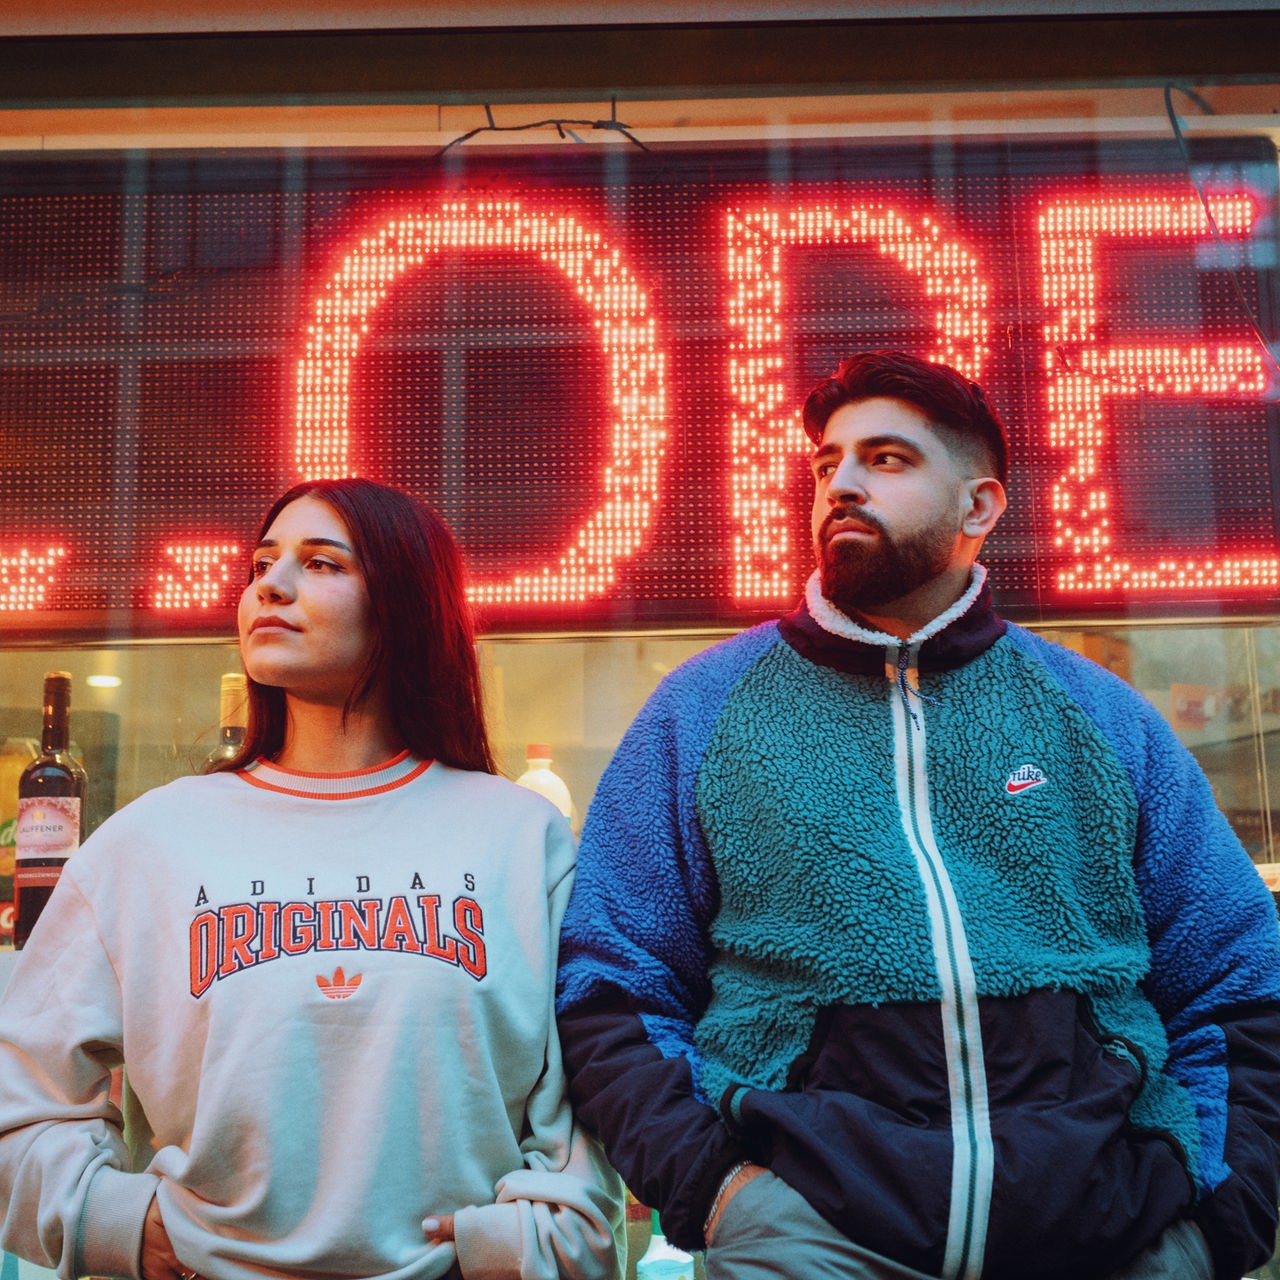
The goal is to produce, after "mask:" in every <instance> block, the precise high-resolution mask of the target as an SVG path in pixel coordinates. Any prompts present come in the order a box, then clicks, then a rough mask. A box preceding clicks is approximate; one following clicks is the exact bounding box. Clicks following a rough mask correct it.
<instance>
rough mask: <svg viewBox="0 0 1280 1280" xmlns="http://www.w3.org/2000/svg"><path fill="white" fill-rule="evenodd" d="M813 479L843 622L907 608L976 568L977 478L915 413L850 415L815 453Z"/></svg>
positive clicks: (861, 410) (871, 408)
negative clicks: (922, 592)
mask: <svg viewBox="0 0 1280 1280" xmlns="http://www.w3.org/2000/svg"><path fill="white" fill-rule="evenodd" d="M813 476H814V498H813V540H814V550H815V553H816V555H817V558H818V567H819V569H820V571H821V576H822V594H823V595H824V596H825V597H826V598H827V599H828V600H830V601H831V603H832V604H834V605H835V606H836V607H837V608H838V609H840V610H841V611H842V612H844V613H858V612H863V611H866V610H868V609H872V610H875V609H878V608H880V607H881V606H884V605H889V604H892V603H894V602H895V601H901V600H903V598H904V597H907V596H910V595H912V593H914V592H917V591H919V589H920V588H921V587H925V586H927V585H928V584H930V583H932V582H933V581H934V580H935V579H937V578H939V576H940V575H942V574H944V573H945V572H946V571H947V570H949V569H955V568H957V567H958V566H960V565H961V564H962V563H963V564H965V565H967V558H966V556H965V555H964V553H963V550H962V547H963V544H964V540H963V538H962V533H961V530H962V524H963V521H964V515H965V511H966V509H967V505H968V485H967V483H966V482H967V479H968V477H966V475H965V474H964V472H963V471H962V469H961V464H960V463H959V461H958V460H957V459H956V458H955V457H954V456H953V455H952V453H951V452H950V451H949V450H948V449H947V448H946V446H945V444H944V443H943V441H942V438H941V436H939V435H938V434H937V433H936V432H935V431H934V430H933V428H932V427H931V426H930V425H929V421H928V419H927V418H926V417H925V415H924V414H923V413H921V412H920V410H919V409H917V408H915V407H914V406H913V405H910V404H907V403H906V402H905V401H902V400H894V399H889V398H886V397H877V398H875V399H872V400H861V401H858V402H857V403H855V404H846V405H842V406H841V407H840V408H839V409H837V410H836V411H835V413H833V414H832V415H831V417H830V419H829V420H828V421H827V425H826V428H825V430H824V431H823V433H822V442H821V444H820V445H819V446H818V448H817V449H816V450H815V452H814V455H813Z"/></svg>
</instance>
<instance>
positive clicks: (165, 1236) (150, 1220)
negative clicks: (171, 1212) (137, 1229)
mask: <svg viewBox="0 0 1280 1280" xmlns="http://www.w3.org/2000/svg"><path fill="white" fill-rule="evenodd" d="M139 1261H140V1264H141V1271H142V1280H197V1276H196V1273H195V1272H194V1271H193V1270H192V1269H191V1268H190V1267H184V1266H183V1265H182V1263H181V1262H179V1261H178V1255H177V1254H176V1253H174V1251H173V1245H172V1244H170V1243H169V1233H168V1232H167V1231H166V1230H165V1229H164V1219H163V1218H161V1216H160V1204H159V1202H158V1201H157V1200H155V1199H154V1198H153V1199H152V1201H151V1205H150V1207H149V1208H148V1209H147V1216H146V1219H145V1220H144V1221H143V1224H142V1255H141V1258H140V1259H139Z"/></svg>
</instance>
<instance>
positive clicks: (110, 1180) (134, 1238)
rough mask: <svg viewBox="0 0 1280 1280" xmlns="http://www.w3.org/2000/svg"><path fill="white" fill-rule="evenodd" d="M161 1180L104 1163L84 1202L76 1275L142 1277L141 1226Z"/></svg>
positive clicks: (137, 1278) (143, 1224) (138, 1278)
mask: <svg viewBox="0 0 1280 1280" xmlns="http://www.w3.org/2000/svg"><path fill="white" fill-rule="evenodd" d="M159 1186H160V1179H159V1178H157V1177H156V1176H155V1175H154V1174H150V1173H125V1172H123V1171H122V1170H120V1169H117V1168H115V1167H114V1166H113V1165H104V1166H103V1167H102V1168H100V1169H99V1170H98V1172H97V1173H95V1174H94V1175H93V1181H92V1182H90V1183H89V1190H88V1193H87V1194H86V1196H85V1201H84V1217H83V1218H82V1220H81V1225H80V1249H79V1257H78V1258H77V1260H76V1261H77V1264H78V1265H77V1268H76V1274H77V1275H82V1276H132V1277H134V1278H135V1280H141V1270H140V1266H139V1262H140V1255H141V1253H142V1229H143V1227H144V1226H145V1224H146V1218H147V1210H148V1209H149V1208H150V1207H151V1201H152V1200H153V1199H155V1194H156V1190H157V1189H158V1188H159Z"/></svg>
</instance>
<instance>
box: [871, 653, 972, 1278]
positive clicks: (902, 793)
mask: <svg viewBox="0 0 1280 1280" xmlns="http://www.w3.org/2000/svg"><path fill="white" fill-rule="evenodd" d="M919 652H920V644H919V643H918V642H917V643H916V644H914V645H912V644H908V643H906V642H904V643H902V644H901V645H899V646H898V647H897V649H896V651H895V649H894V647H892V646H890V647H889V648H887V649H886V652H885V676H886V678H887V679H888V680H889V681H890V682H891V683H892V684H893V685H895V686H896V688H895V694H896V695H897V696H891V697H890V700H889V701H890V706H891V708H892V716H893V733H894V759H895V762H896V771H897V791H898V807H899V813H900V816H901V819H902V826H903V830H904V832H905V833H906V837H907V842H908V844H909V845H910V848H911V851H912V853H913V855H914V856H915V860H916V868H917V870H918V872H919V874H920V880H921V883H922V884H923V886H924V892H925V899H926V902H927V904H928V912H929V931H930V935H931V937H932V939H933V954H934V964H935V966H936V969H937V974H938V981H939V983H940V984H941V988H942V1001H941V1016H942V1030H943V1043H944V1045H945V1049H946V1060H947V1085H948V1091H949V1095H950V1104H951V1132H952V1165H951V1205H950V1213H949V1215H948V1223H947V1243H946V1250H945V1253H944V1256H943V1268H942V1276H943V1280H978V1277H979V1276H980V1275H981V1274H982V1264H983V1258H984V1254H985V1250H986V1237H987V1224H988V1220H989V1217H990V1210H991V1188H992V1180H993V1177H994V1169H995V1151H994V1147H993V1144H992V1139H991V1116H990V1111H989V1107H988V1098H987V1080H986V1068H985V1063H984V1061H983V1054H982V1032H981V1028H980V1026H979V1023H978V997H977V981H976V979H975V976H974V972H973V962H972V960H971V958H970V956H969V947H968V941H967V939H966V936H965V928H964V920H963V918H962V917H961V915H960V908H959V905H958V903H957V902H956V897H955V891H954V888H953V886H952V883H951V877H950V876H949V875H948V873H947V868H946V864H945V863H944V861H943V858H942V852H941V850H940V849H939V848H938V843H937V840H936V838H935V837H934V832H933V819H932V814H931V812H930V808H929V778H928V762H927V756H926V750H925V748H926V742H927V739H926V724H925V720H926V716H925V703H926V701H928V699H925V698H924V697H923V696H922V695H921V694H920V689H919V668H918V665H917V663H918V656H919ZM912 700H914V701H915V704H916V705H915V706H914V707H913V706H912V705H911V701H912Z"/></svg>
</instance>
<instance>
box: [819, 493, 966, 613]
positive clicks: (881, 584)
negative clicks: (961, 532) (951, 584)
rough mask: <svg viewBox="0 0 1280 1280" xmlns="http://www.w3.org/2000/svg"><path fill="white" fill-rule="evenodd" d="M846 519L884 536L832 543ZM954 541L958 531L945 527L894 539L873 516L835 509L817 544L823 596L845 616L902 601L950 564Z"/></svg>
mask: <svg viewBox="0 0 1280 1280" xmlns="http://www.w3.org/2000/svg"><path fill="white" fill-rule="evenodd" d="M844 518H852V519H854V520H857V521H858V522H859V523H861V524H864V525H866V526H867V527H868V528H871V529H874V530H875V531H876V533H877V534H878V535H879V536H878V537H876V538H874V539H863V538H840V539H837V540H835V541H830V540H829V539H828V536H827V531H828V528H829V526H830V525H831V524H833V523H834V522H835V521H837V520H840V519H844ZM955 538H956V530H955V529H953V528H948V527H946V526H945V525H944V524H943V523H936V524H933V525H931V526H929V527H927V528H924V529H918V530H916V531H915V532H914V533H908V534H898V535H896V536H895V535H893V534H890V533H889V531H888V530H887V529H886V528H885V527H884V525H883V524H882V523H881V521H880V520H879V518H878V517H876V516H873V515H872V514H871V513H870V512H868V511H863V510H861V509H857V508H835V509H833V510H832V512H831V513H830V515H828V516H827V518H826V520H825V521H824V522H823V525H822V530H821V535H820V537H819V539H818V568H819V571H820V573H821V581H822V594H823V595H824V596H825V597H826V598H827V599H828V600H829V601H830V602H831V603H832V604H833V605H835V606H836V608H837V609H839V610H840V612H841V613H846V614H853V613H858V612H860V611H861V610H864V609H868V608H875V607H876V606H878V605H884V604H888V603H890V601H893V600H900V599H901V598H902V597H903V596H906V595H910V594H911V592H913V591H914V590H915V589H916V588H917V587H922V586H924V584H925V583H926V582H931V581H932V580H933V579H934V578H936V577H938V575H939V574H941V573H942V572H943V571H944V570H945V569H946V568H947V567H948V566H949V565H950V563H951V552H952V549H953V548H954V546H955Z"/></svg>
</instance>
